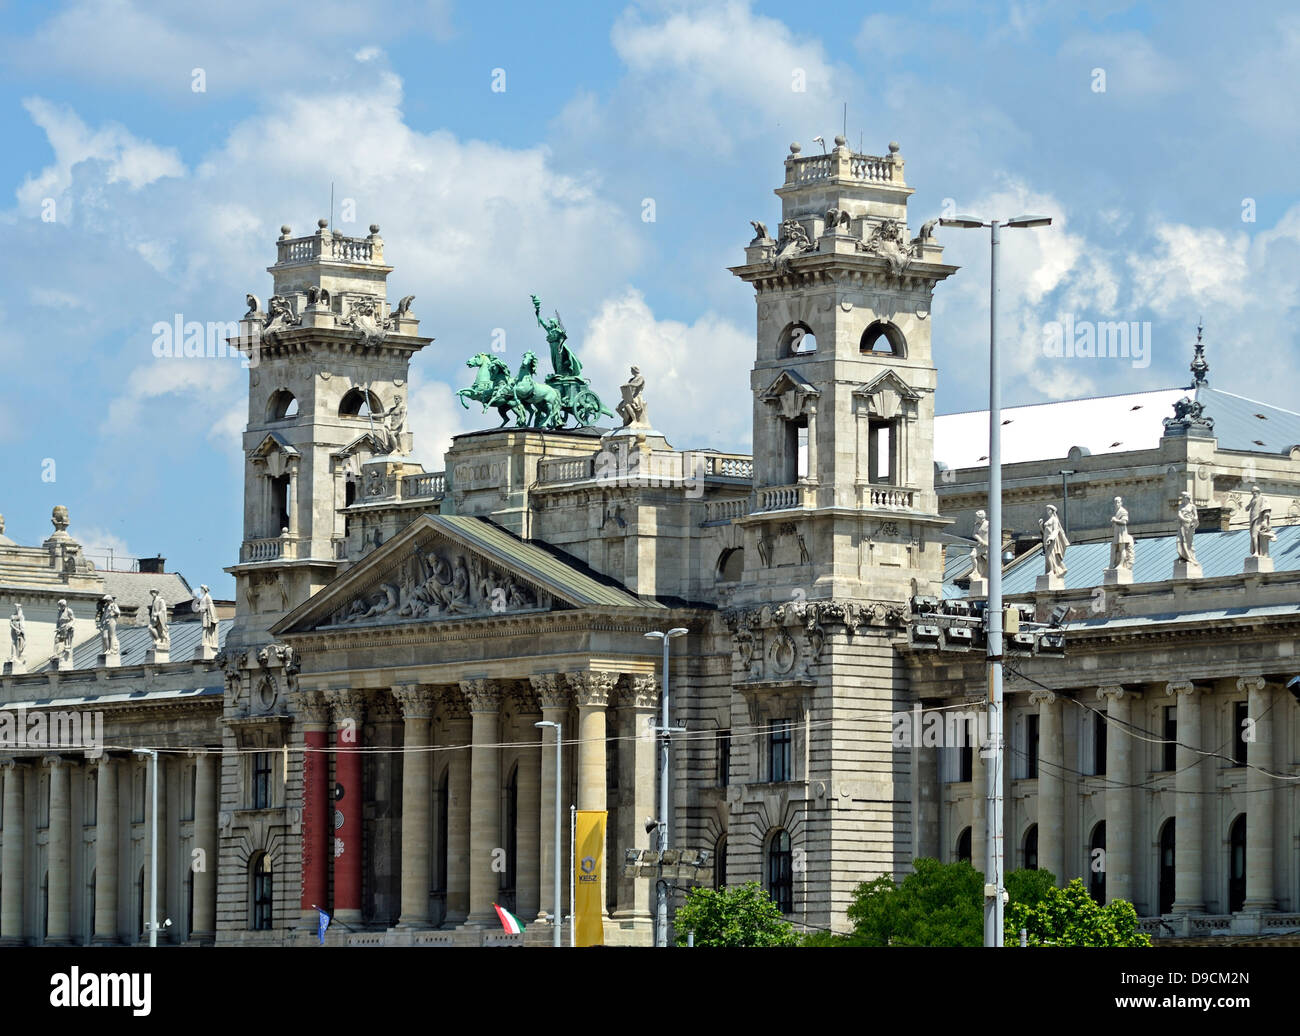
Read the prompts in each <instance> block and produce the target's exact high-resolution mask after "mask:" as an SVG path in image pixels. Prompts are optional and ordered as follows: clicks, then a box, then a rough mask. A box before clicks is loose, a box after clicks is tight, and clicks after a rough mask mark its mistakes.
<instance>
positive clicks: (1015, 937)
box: [1005, 878, 1151, 946]
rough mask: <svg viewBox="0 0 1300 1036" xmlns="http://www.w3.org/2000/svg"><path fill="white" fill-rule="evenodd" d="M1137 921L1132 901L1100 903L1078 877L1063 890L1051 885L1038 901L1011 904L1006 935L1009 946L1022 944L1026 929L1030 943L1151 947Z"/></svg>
mask: <svg viewBox="0 0 1300 1036" xmlns="http://www.w3.org/2000/svg"><path fill="white" fill-rule="evenodd" d="M1137 920H1138V919H1137V911H1136V910H1134V909H1133V904H1132V903H1130V902H1128V901H1127V900H1123V899H1115V900H1111V902H1109V903H1107V904H1106V905H1105V906H1100V905H1099V904H1098V903H1097V902H1096V900H1094V899H1093V898H1092V896H1090V895H1088V889H1087V888H1086V887H1085V886H1084V884H1083V880H1082V879H1081V878H1075V879H1074V880H1073V881H1072V882H1070V883H1069V884H1068V885H1066V886H1065V888H1063V889H1058V888H1056V887H1055V886H1054V885H1053V886H1052V887H1050V888H1048V889H1047V890H1046V893H1045V895H1044V896H1043V897H1042V898H1041V899H1040V900H1039V901H1038V902H1036V903H1027V902H1014V901H1013V902H1011V903H1009V904H1008V905H1007V911H1006V930H1005V937H1006V942H1007V945H1008V946H1019V945H1020V929H1022V928H1023V929H1025V932H1026V936H1027V938H1026V941H1027V942H1028V944H1029V945H1030V946H1150V945H1151V938H1150V937H1149V936H1147V935H1144V934H1142V933H1141V932H1139V931H1138V930H1137Z"/></svg>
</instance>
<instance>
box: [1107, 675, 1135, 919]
mask: <svg viewBox="0 0 1300 1036" xmlns="http://www.w3.org/2000/svg"><path fill="white" fill-rule="evenodd" d="M1141 698H1142V695H1141V694H1140V693H1138V692H1135V691H1128V690H1125V689H1124V688H1123V687H1118V686H1116V687H1099V688H1098V689H1097V700H1098V701H1104V702H1105V703H1106V726H1107V731H1106V861H1105V866H1106V901H1107V902H1110V901H1111V900H1115V899H1125V900H1128V901H1129V902H1132V901H1133V888H1134V873H1135V865H1136V861H1135V860H1134V858H1133V850H1134V845H1133V842H1134V837H1133V835H1134V830H1135V828H1136V826H1137V824H1136V818H1135V816H1134V809H1133V785H1134V784H1136V783H1137V781H1136V780H1135V779H1134V773H1133V702H1134V701H1138V700H1140V699H1141Z"/></svg>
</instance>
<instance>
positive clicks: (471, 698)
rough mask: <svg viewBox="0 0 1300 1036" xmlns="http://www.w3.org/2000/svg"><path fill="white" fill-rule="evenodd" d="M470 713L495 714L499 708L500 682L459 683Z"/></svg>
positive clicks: (463, 681) (470, 681)
mask: <svg viewBox="0 0 1300 1036" xmlns="http://www.w3.org/2000/svg"><path fill="white" fill-rule="evenodd" d="M460 690H461V693H462V694H464V695H465V701H466V702H467V703H468V705H469V711H470V712H496V711H497V710H498V709H500V708H501V691H502V688H501V681H500V680H487V679H474V680H462V681H461V682H460Z"/></svg>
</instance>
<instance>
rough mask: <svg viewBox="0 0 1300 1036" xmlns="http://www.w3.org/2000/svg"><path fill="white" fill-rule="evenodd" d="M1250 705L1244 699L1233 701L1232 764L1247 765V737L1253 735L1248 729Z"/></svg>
mask: <svg viewBox="0 0 1300 1036" xmlns="http://www.w3.org/2000/svg"><path fill="white" fill-rule="evenodd" d="M1249 708H1250V705H1249V703H1248V702H1244V701H1234V702H1233V703H1232V765H1233V766H1245V765H1246V745H1247V744H1248V742H1247V740H1246V739H1247V738H1248V737H1251V736H1253V735H1252V734H1251V733H1250V732H1249V731H1248V730H1247V725H1248V724H1247V717H1248V716H1249V711H1248V710H1249Z"/></svg>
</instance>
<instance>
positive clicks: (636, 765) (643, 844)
mask: <svg viewBox="0 0 1300 1036" xmlns="http://www.w3.org/2000/svg"><path fill="white" fill-rule="evenodd" d="M624 680H625V682H624V688H623V690H622V691H621V692H620V695H621V698H620V702H619V706H620V707H619V709H618V716H619V719H620V724H619V737H620V738H622V741H621V742H620V745H619V752H618V764H619V774H618V787H619V793H620V796H621V797H622V800H623V801H622V803H621V808H620V809H619V811H618V843H617V844H618V847H619V849H634V848H635V849H649V848H650V847H651V846H650V835H649V834H647V833H646V830H645V827H644V826H642V821H643V820H644V818H645V817H648V816H653V815H655V814H656V813H657V812H658V810H656V809H655V805H654V803H655V744H656V741H655V733H654V730H653V729H651V726H650V724H648V723H647V720H653V719H654V716H655V710H656V709H658V707H659V681H658V679H656V677H655V674H654V673H646V674H636V675H632V676H627V677H625V678H624ZM616 862H618V861H607V863H606V867H607V868H608V867H609V866H611V865H613V864H614V863H616ZM617 881H618V890H617V891H618V894H617V899H616V908H615V915H616V916H617V917H618V918H619V919H620V920H631V921H644V922H645V923H646V924H649V922H650V889H651V882H649V881H647V880H646V879H645V878H641V877H636V878H624V877H622V876H619V877H618V878H617Z"/></svg>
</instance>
